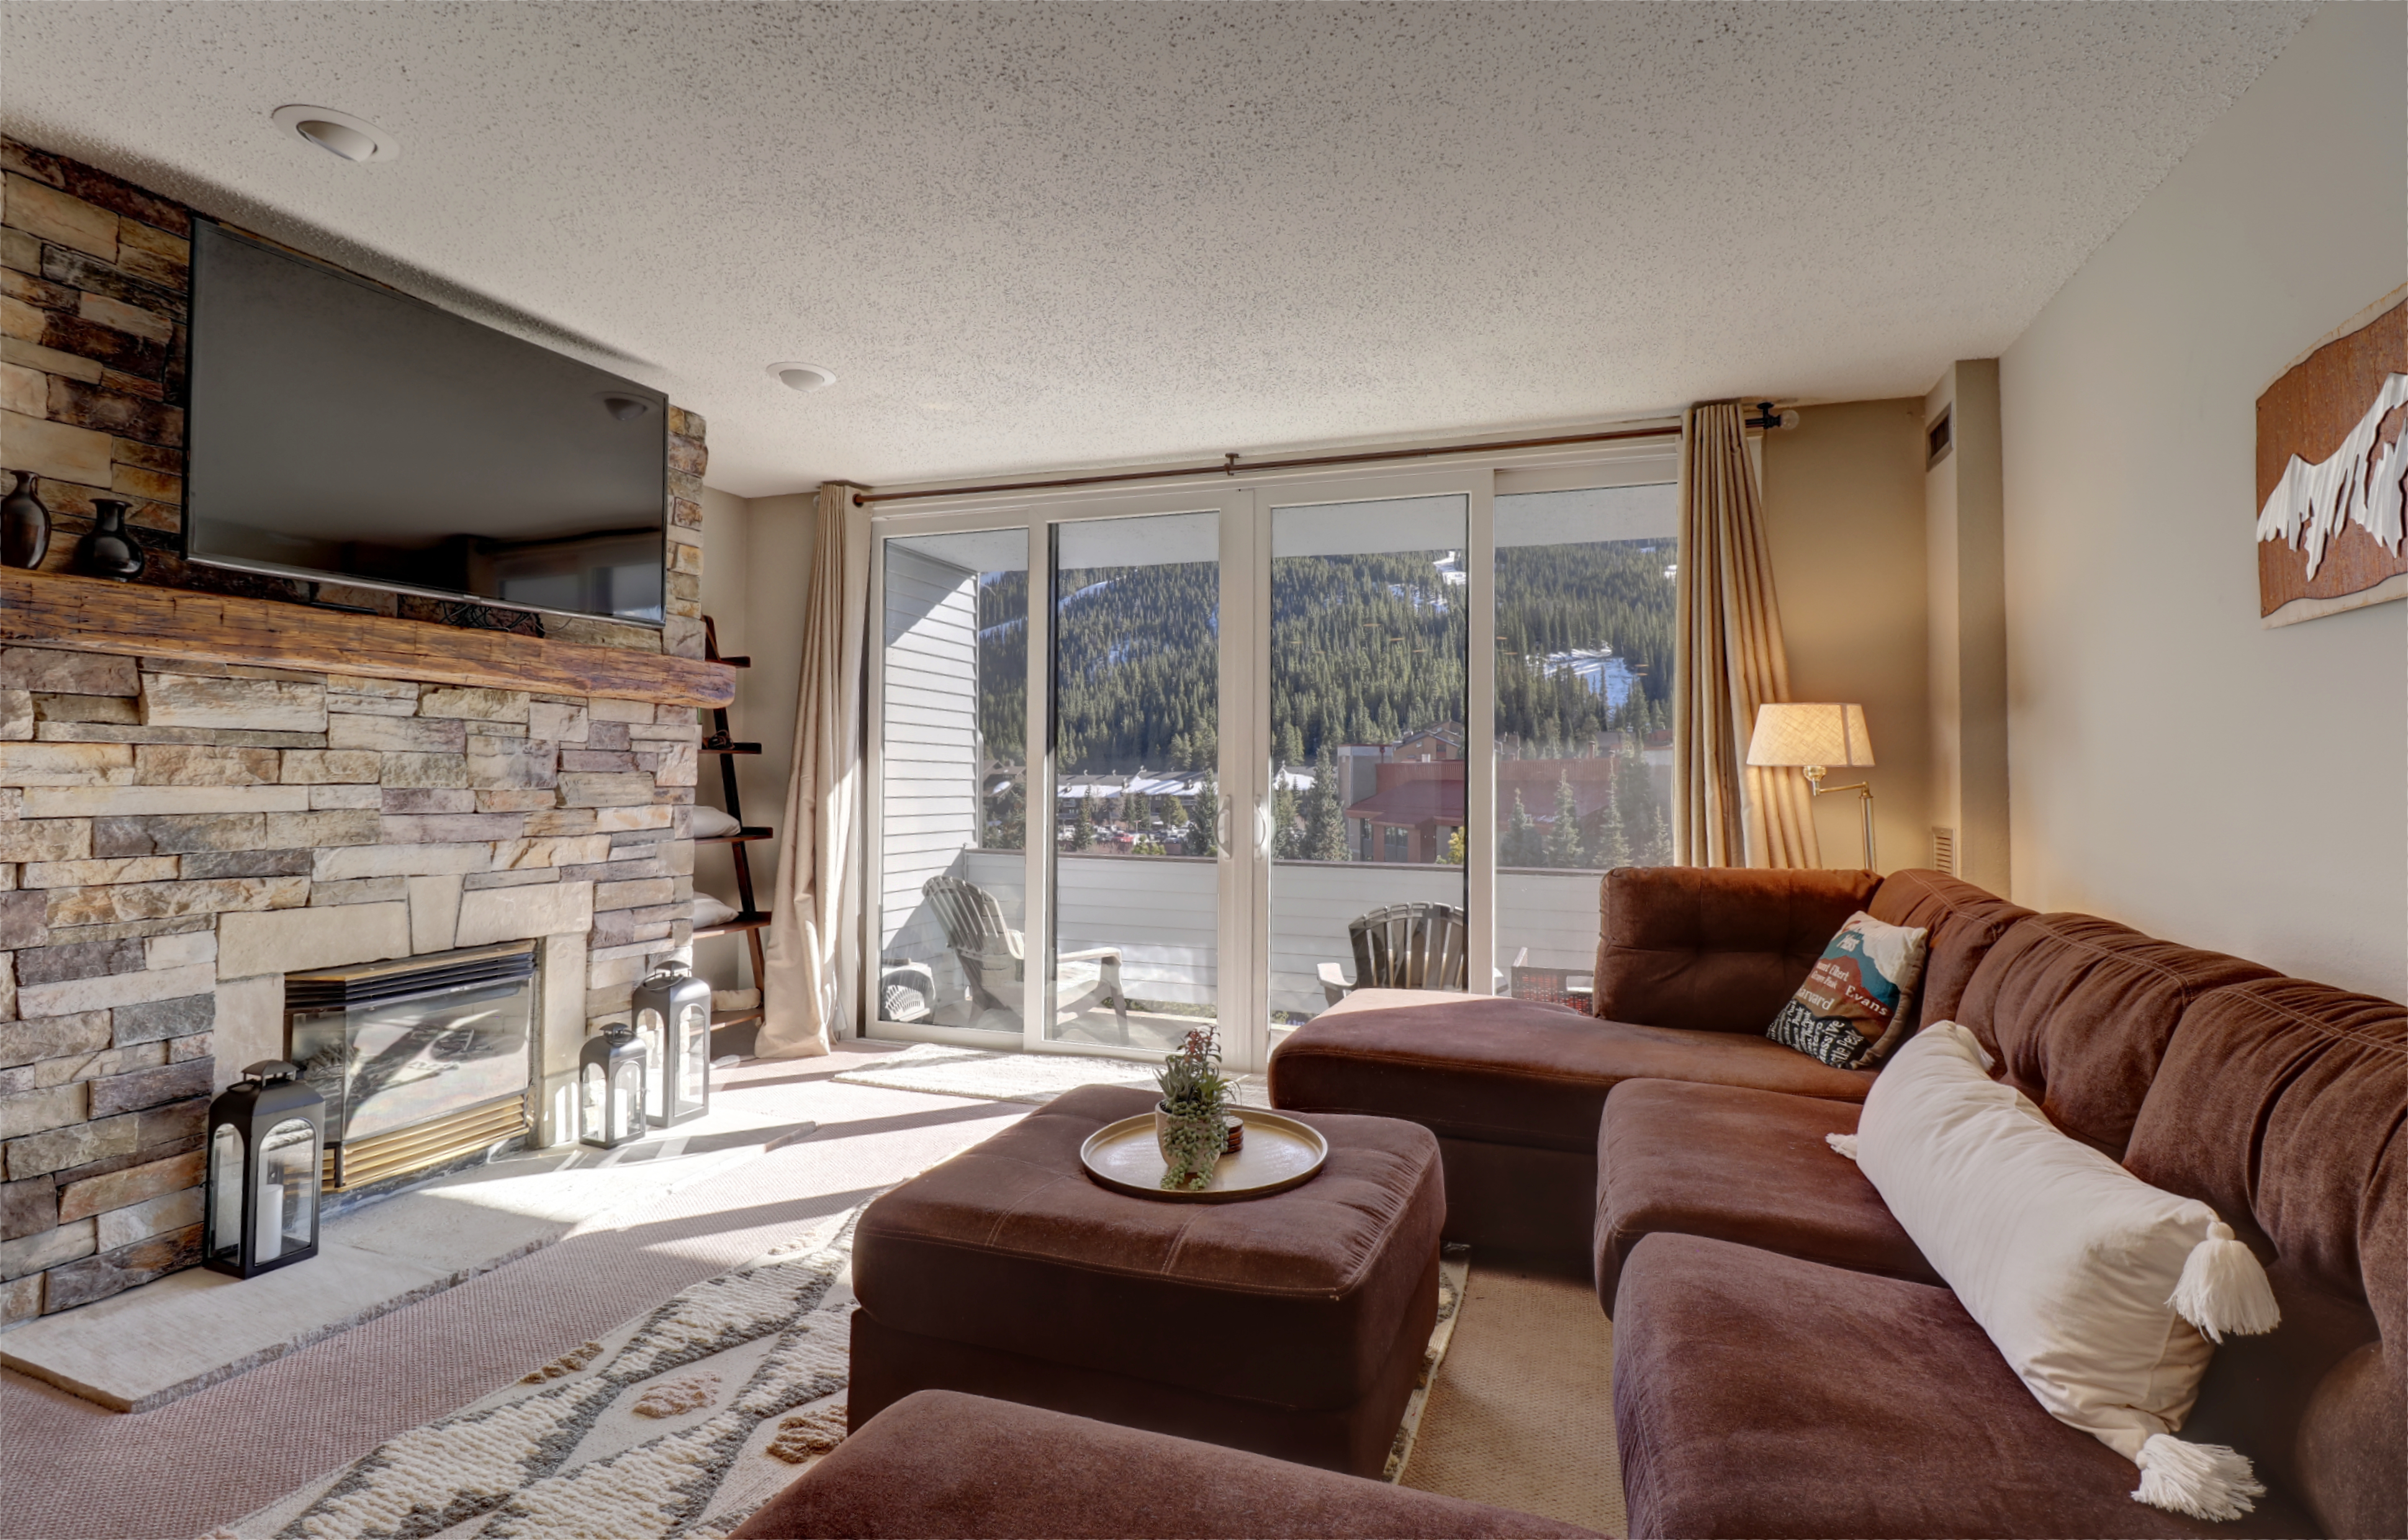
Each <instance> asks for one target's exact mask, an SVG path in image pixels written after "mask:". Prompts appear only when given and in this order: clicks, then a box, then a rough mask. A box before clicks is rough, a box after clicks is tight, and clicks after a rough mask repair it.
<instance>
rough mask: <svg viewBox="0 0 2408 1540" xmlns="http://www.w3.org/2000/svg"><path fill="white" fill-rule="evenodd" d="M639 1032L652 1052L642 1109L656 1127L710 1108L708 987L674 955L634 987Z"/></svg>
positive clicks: (646, 1048) (705, 982)
mask: <svg viewBox="0 0 2408 1540" xmlns="http://www.w3.org/2000/svg"><path fill="white" fill-rule="evenodd" d="M635 1012H636V1035H637V1036H638V1038H640V1039H642V1041H643V1045H644V1051H645V1052H646V1053H647V1054H648V1055H650V1056H651V1072H652V1073H651V1077H650V1079H649V1080H648V1081H647V1083H646V1085H645V1088H644V1094H645V1102H644V1111H645V1113H646V1114H647V1115H648V1116H649V1117H650V1118H651V1119H652V1125H653V1126H654V1127H656V1128H665V1127H667V1125H669V1124H671V1123H681V1122H684V1121H685V1120H686V1119H689V1118H699V1117H701V1116H702V1115H703V1114H704V1113H706V1112H708V1111H710V984H709V983H708V982H707V981H706V980H703V979H700V978H696V977H695V976H694V971H693V969H692V967H691V966H690V965H688V964H687V963H685V962H681V961H679V960H678V959H676V958H670V959H669V960H668V961H667V962H663V963H662V964H661V965H660V966H659V967H657V968H655V969H653V970H652V973H650V974H649V975H647V976H646V977H645V978H644V981H643V982H642V983H640V984H638V985H637V986H636V996H635Z"/></svg>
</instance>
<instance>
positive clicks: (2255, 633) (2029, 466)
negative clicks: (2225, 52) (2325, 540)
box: [2000, 4, 2408, 999]
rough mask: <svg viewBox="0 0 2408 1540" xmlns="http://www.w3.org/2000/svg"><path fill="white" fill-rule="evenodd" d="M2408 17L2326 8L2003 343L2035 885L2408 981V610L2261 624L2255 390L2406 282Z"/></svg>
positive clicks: (2057, 898) (2217, 937)
mask: <svg viewBox="0 0 2408 1540" xmlns="http://www.w3.org/2000/svg"><path fill="white" fill-rule="evenodd" d="M2403 45H2408V7H2401V6H2400V5H2397V4H2382V5H2359V6H2327V7H2323V8H2321V9H2320V10H2318V11H2317V12H2316V14H2315V18H2314V19H2313V20H2312V21H2309V22H2308V24H2307V25H2306V27H2304V28H2303V29H2302V30H2301V31H2300V34H2299V36H2298V37H2297V38H2296V39H2294V40H2293V42H2292V43H2291V45H2290V47H2289V49H2288V50H2286V51H2285V53H2284V54H2283V56H2282V57H2281V58H2279V59H2277V60H2276V61H2275V62H2274V64H2272V65H2271V66H2269V68H2268V69H2267V70H2266V72H2265V74H2263V75H2262V76H2260V77H2259V78H2258V79H2257V82H2256V84H2254V85H2253V86H2251V87H2250V89H2249V91H2248V92H2247V93H2246V94H2244V95H2243V97H2242V99H2241V100H2240V102H2239V103H2237V104H2236V105H2235V106H2234V107H2233V108H2232V110H2231V111H2230V112H2229V113H2228V114H2227V115H2226V116H2225V117H2224V118H2223V119H2222V120H2221V121H2218V122H2217V123H2216V124H2215V125H2214V127H2213V128H2211V129H2210V130H2209V131H2208V133H2207V134H2206V135H2204V136H2202V137H2201V138H2200V142H2199V143H2198V144H2197V145H2195V146H2194V147H2193V148H2192V150H2191V151H2190V153H2189V154H2188V155H2187V156H2186V157H2185V159H2184V161H2183V163H2182V164H2181V165H2179V166H2178V167H2176V168H2175V170H2174V172H2173V173H2172V175H2171V176H2169V177H2168V178H2166V180H2165V181H2164V182H2163V183H2161V184H2160V185H2159V186H2158V187H2157V190H2156V191H2155V192H2152V193H2151V194H2150V195H2149V197H2148V198H2147V200H2146V201H2144V202H2143V204H2142V205H2141V207H2139V208H2138V209H2137V210H2135V211H2134V213H2133V215H2132V217H2131V218H2130V219H2129V220H2128V221H2125V223H2124V226H2123V228H2122V229H2120V230H2118V231H2117V232H2116V234H2115V235H2114V237H2113V238H2112V239H2111V240H2109V241H2108V243H2107V244H2106V245H2105V246H2103V247H2101V248H2100V250H2099V251H2098V252H2096V253H2095V254H2094V255H2093V256H2092V257H2091V258H2090V260H2089V261H2088V262H2087V263H2086V264H2085V265H2084V266H2083V268H2082V269H2081V271H2080V272H2078V273H2076V274H2075V275H2074V277H2073V278H2071V280H2070V281H2069V282H2068V283H2067V284H2066V286H2065V287H2064V289H2062V290H2061V291H2059V292H2058V293H2057V295H2056V297H2054V298H2053V299H2051V300H2050V301H2049V303H2048V305H2047V307H2045V308H2043V309H2042V312H2041V314H2040V316H2039V318H2038V319H2037V320H2036V321H2033V323H2032V325H2031V326H2030V328H2029V329H2028V331H2026V332H2025V334H2024V335H2022V336H2021V337H2019V338H2018V339H2017V340H2016V341H2015V343H2014V346H2013V347H2011V348H2010V349H2008V350H2007V352H2006V353H2005V355H2004V357H2003V358H2002V360H2001V362H2000V392H2001V404H2002V420H2003V423H2004V431H2005V443H2006V456H2005V488H2006V558H2007V612H2008V645H2009V656H2008V677H2009V691H2010V706H2009V712H2010V716H2009V738H2010V749H2009V753H2010V764H2011V770H2012V775H2013V787H2014V897H2015V898H2016V899H2017V900H2018V901H2019V902H2021V903H2025V904H2029V905H2035V906H2037V907H2040V908H2043V909H2054V908H2079V909H2087V910H2091V911H2093V912H2096V913H2099V914H2102V915H2106V916H2109V917H2111V918H2113V919H2116V920H2123V921H2125V922H2127V923H2128V924H2132V925H2137V926H2139V927H2141V928H2142V929H2143V930H2146V931H2149V932H2151V933H2153V934H2159V935H2164V936H2167V937H2169V938H2171V939H2174V940H2178V941H2183V942H2186V943H2189V944H2191V945H2194V946H2201V947H2213V948H2219V949H2222V950H2225V951H2229V952H2236V953H2239V954H2241V955H2243V956H2245V957H2250V958H2254V959H2256V960H2257V961H2258V962H2265V963H2268V964H2271V965H2272V966H2274V967H2278V968H2282V969H2284V970H2285V971H2286V972H2290V973H2295V974H2300V975H2302V976H2305V977H2313V978H2318V979H2322V980H2325V981H2327V982H2330V983H2335V984H2341V985H2345V986H2347V987H2350V988H2353V989H2359V990H2366V991H2372V992H2374V993H2377V994H2382V995H2386V996H2389V997H2391V998H2394V999H2399V998H2402V997H2408V891H2403V882H2402V874H2403V872H2408V819H2403V804H2408V796H2403V788H2408V605H2401V604H2389V605H2381V606H2373V607H2371V608H2366V609H2360V610H2355V611H2352V612H2350V613H2347V614H2344V615H2339V616H2334V617H2330V618H2328V619H2325V620H2311V621H2308V622H2306V623H2305V624H2301V625H2294V626H2286V627H2282V628H2279V629H2275V630H2266V629H2263V628H2262V627H2260V625H2259V624H2258V620H2257V558H2256V554H2255V543H2254V531H2253V528H2252V525H2253V521H2254V518H2255V514H2256V506H2255V504H2256V484H2255V465H2254V449H2253V446H2254V444H2255V440H2256V416H2255V402H2256V399H2257V395H2258V393H2259V392H2261V391H2263V390H2264V389H2265V388H2266V386H2267V385H2268V384H2269V383H2270V382H2271V381H2272V379H2273V378H2274V376H2275V375H2276V374H2277V373H2278V372H2280V371H2281V370H2282V369H2283V368H2284V367H2285V366H2286V364H2288V363H2289V362H2290V360H2291V359H2292V358H2293V357H2294V355H2296V354H2297V353H2299V352H2300V350H2301V349H2303V348H2305V347H2306V346H2307V345H2308V344H2310V343H2312V342H2314V341H2315V339H2316V338H2317V337H2318V336H2320V335H2323V334H2324V332H2325V331H2326V330H2327V329H2328V328H2330V327H2332V326H2335V325H2337V324H2339V323H2340V322H2342V321H2345V320H2347V319H2348V318H2349V317H2350V316H2352V315H2353V314H2355V313H2356V312H2357V311H2358V310H2359V309H2360V308H2361V307H2365V306H2367V305H2369V304H2371V303H2372V302H2373V301H2375V300H2377V299H2379V298H2381V297H2382V296H2383V295H2384V294H2385V293H2386V292H2389V291H2390V290H2391V289H2392V288H2393V287H2394V286H2395V285H2397V284H2398V283H2400V281H2401V278H2402V277H2403V271H2402V266H2403V264H2402V260H2401V230H2402V229H2403V228H2408V207H2404V206H2403V202H2404V199H2403V187H2408V151H2404V150H2403V144H2408V134H2403V120H2408V82H2403V78H2402V75H2401V67H2400V61H2401V56H2402V53H2403Z"/></svg>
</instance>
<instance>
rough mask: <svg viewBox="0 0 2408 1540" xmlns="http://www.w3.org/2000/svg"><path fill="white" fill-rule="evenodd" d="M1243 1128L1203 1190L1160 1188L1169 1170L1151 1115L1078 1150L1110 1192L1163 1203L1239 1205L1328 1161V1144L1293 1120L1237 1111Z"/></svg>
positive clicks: (1102, 1133)
mask: <svg viewBox="0 0 2408 1540" xmlns="http://www.w3.org/2000/svg"><path fill="white" fill-rule="evenodd" d="M1235 1110H1236V1114H1237V1116H1238V1118H1239V1119H1241V1120H1242V1121H1243V1122H1244V1123H1245V1125H1246V1131H1245V1136H1244V1138H1243V1139H1241V1140H1240V1143H1239V1146H1238V1148H1236V1149H1235V1150H1233V1151H1232V1152H1230V1153H1229V1154H1226V1155H1224V1156H1222V1157H1221V1159H1220V1162H1219V1163H1218V1164H1216V1165H1215V1166H1214V1167H1213V1169H1212V1181H1211V1185H1210V1186H1208V1187H1203V1188H1197V1189H1189V1188H1181V1189H1178V1190H1176V1191H1173V1190H1170V1189H1167V1188H1165V1187H1164V1186H1163V1185H1162V1177H1163V1174H1164V1173H1165V1172H1167V1171H1168V1169H1169V1167H1168V1165H1167V1164H1166V1163H1165V1162H1164V1161H1163V1159H1162V1149H1161V1147H1160V1146H1159V1145H1157V1144H1156V1143H1155V1142H1154V1114H1153V1113H1151V1112H1147V1113H1140V1114H1139V1115H1138V1116H1137V1117H1135V1118H1124V1119H1121V1120H1120V1121H1119V1122H1117V1123H1106V1124H1105V1125H1104V1126H1103V1127H1101V1128H1099V1129H1097V1130H1096V1132H1094V1133H1093V1134H1088V1135H1087V1142H1086V1143H1084V1144H1082V1145H1081V1146H1080V1147H1079V1162H1080V1163H1081V1164H1082V1165H1084V1166H1085V1167H1086V1168H1087V1175H1088V1176H1090V1177H1092V1178H1094V1179H1095V1180H1096V1181H1097V1183H1099V1184H1101V1185H1102V1186H1105V1187H1109V1188H1111V1190H1112V1191H1115V1192H1125V1193H1127V1194H1129V1196H1131V1197H1133V1198H1154V1199H1156V1200H1158V1201H1160V1202H1163V1203H1208V1204H1210V1203H1242V1202H1244V1201H1245V1200H1246V1199H1248V1198H1268V1197H1269V1196H1270V1195H1271V1194H1272V1193H1274V1192H1284V1191H1287V1190H1288V1189H1289V1188H1291V1187H1297V1186H1299V1185H1301V1184H1302V1183H1305V1182H1308V1181H1311V1180H1312V1177H1313V1176H1314V1174H1315V1173H1317V1172H1318V1171H1320V1169H1321V1167H1322V1163H1323V1162H1326V1161H1327V1160H1328V1159H1329V1141H1328V1140H1326V1139H1325V1138H1323V1137H1322V1136H1321V1134H1319V1133H1318V1132H1316V1131H1315V1130H1313V1129H1312V1128H1309V1127H1307V1126H1306V1125H1305V1124H1303V1123H1299V1122H1297V1120H1296V1119H1293V1118H1283V1117H1281V1116H1280V1115H1279V1114H1278V1113H1276V1112H1266V1111H1264V1110H1263V1109H1262V1108H1260V1107H1239V1108H1236V1109H1235Z"/></svg>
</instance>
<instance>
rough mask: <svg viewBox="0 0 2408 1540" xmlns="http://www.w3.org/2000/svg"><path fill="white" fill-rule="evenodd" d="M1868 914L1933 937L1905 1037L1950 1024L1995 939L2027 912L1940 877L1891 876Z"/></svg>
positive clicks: (1961, 882)
mask: <svg viewBox="0 0 2408 1540" xmlns="http://www.w3.org/2000/svg"><path fill="white" fill-rule="evenodd" d="M1866 911H1867V912H1868V913H1870V914H1871V916H1872V917H1873V918H1874V919H1875V920H1887V921H1888V922H1889V923H1891V924H1893V925H1915V926H1920V927H1922V928H1923V929H1925V930H1928V931H1929V932H1930V933H1931V940H1930V944H1929V946H1928V948H1926V950H1925V954H1924V960H1923V982H1922V984H1921V985H1920V986H1918V987H1917V988H1916V990H1915V991H1914V1005H1912V1006H1910V1007H1909V1008H1908V1012H1907V1020H1906V1025H1907V1031H1908V1032H1909V1033H1913V1032H1914V1030H1915V1029H1916V1028H1918V1027H1920V1026H1922V1025H1923V1023H1924V1022H1926V1021H1953V1020H1956V1019H1957V1006H1958V1005H1959V1004H1960V1003H1961V1002H1962V1001H1963V1000H1964V998H1965V986H1966V985H1967V984H1968V983H1970V982H1971V980H1972V977H1973V970H1974V969H1976V968H1978V967H1980V966H1981V965H1982V959H1984V958H1985V957H1987V956H1988V955H1990V948H1992V947H1995V946H1997V945H1998V942H1999V937H2000V936H2002V935H2004V934H2007V932H2008V930H2009V929H2011V928H2012V927H2013V926H2014V923H2015V921H2016V920H2024V919H2028V918H2029V916H2030V915H2031V912H2032V911H2030V910H2029V909H2027V908H2025V907H2024V906H2023V905H2020V904H2010V903H2008V902H2007V901H2006V900H2005V899H2003V898H2000V897H1999V896H1998V895H1997V894H1995V893H1992V892H1989V891H1985V890H1984V889H1981V888H1976V887H1975V886H1973V885H1972V884H1971V883H1970V882H1967V881H1965V880H1964V879H1962V878H1961V877H1950V876H1948V875H1947V874H1945V873H1943V872H1927V871H1920V870H1909V871H1903V872H1892V873H1891V874H1890V875H1889V876H1888V877H1885V878H1883V879H1882V885H1881V891H1879V892H1877V893H1875V894H1873V901H1872V902H1871V904H1869V905H1866Z"/></svg>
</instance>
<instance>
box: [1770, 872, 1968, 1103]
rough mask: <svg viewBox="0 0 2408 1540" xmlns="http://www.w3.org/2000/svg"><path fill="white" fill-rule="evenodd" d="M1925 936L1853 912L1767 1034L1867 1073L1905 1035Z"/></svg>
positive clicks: (1836, 1065)
mask: <svg viewBox="0 0 2408 1540" xmlns="http://www.w3.org/2000/svg"><path fill="white" fill-rule="evenodd" d="M1930 934H1931V933H1930V932H1928V931H1925V930H1911V929H1909V928H1908V927H1906V926H1904V925H1890V924H1885V923H1884V922H1883V921H1881V920H1875V919H1874V918H1873V917H1872V916H1871V915H1869V914H1867V913H1865V912H1864V911H1863V910H1862V909H1859V910H1857V911H1856V913H1855V914H1853V915H1850V916H1849V917H1848V922H1847V923H1846V924H1844V925H1842V926H1841V927H1840V934H1837V935H1835V936H1833V937H1832V938H1831V944H1830V945H1829V946H1828V947H1826V948H1823V955H1822V956H1821V957H1820V958H1818V959H1816V960H1815V962H1814V968H1813V972H1811V973H1809V974H1808V975H1807V976H1806V982H1804V983H1803V984H1800V985H1799V986H1798V992H1797V993H1796V994H1794V995H1791V996H1790V997H1789V1002H1788V1004H1786V1005H1783V1006H1782V1007H1781V1014H1780V1015H1778V1016H1776V1017H1774V1018H1773V1019H1772V1025H1771V1027H1770V1029H1769V1030H1767V1031H1766V1033H1765V1035H1766V1036H1767V1037H1770V1038H1771V1039H1772V1040H1773V1041H1774V1042H1776V1043H1781V1044H1785V1045H1786V1046H1788V1047H1790V1048H1796V1049H1797V1050H1798V1051H1799V1052H1800V1053H1807V1054H1812V1055H1813V1056H1814V1057H1815V1058H1817V1059H1820V1060H1821V1061H1823V1062H1825V1063H1827V1064H1829V1065H1831V1066H1833V1067H1834V1068H1837V1069H1871V1068H1873V1067H1874V1066H1875V1065H1877V1064H1879V1063H1880V1062H1882V1061H1883V1060H1884V1059H1886V1058H1888V1057H1889V1052H1890V1050H1891V1049H1892V1048H1896V1047H1898V1045H1899V1039H1900V1038H1901V1037H1903V1036H1904V1035H1905V1032H1906V1014H1907V1007H1908V1006H1909V1005H1912V1004H1914V986H1915V985H1916V984H1917V983H1919V982H1921V980H1922V978H1923V954H1924V947H1925V943H1926V941H1927V940H1928V938H1929V936H1930Z"/></svg>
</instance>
